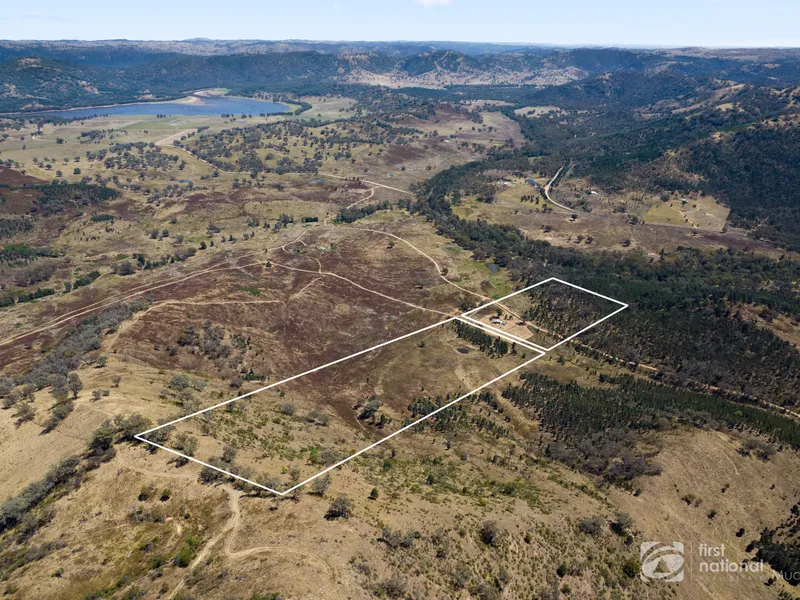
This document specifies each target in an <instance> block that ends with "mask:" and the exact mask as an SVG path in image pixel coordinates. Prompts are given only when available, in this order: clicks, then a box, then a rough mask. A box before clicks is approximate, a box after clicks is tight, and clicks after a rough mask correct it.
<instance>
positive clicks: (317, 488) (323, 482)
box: [311, 473, 331, 496]
mask: <svg viewBox="0 0 800 600" xmlns="http://www.w3.org/2000/svg"><path fill="white" fill-rule="evenodd" d="M330 486H331V476H330V475H329V474H328V473H325V475H323V476H322V477H317V478H316V479H315V480H314V481H312V482H311V493H312V494H316V495H317V496H324V495H325V492H327V491H328V488H329V487H330Z"/></svg>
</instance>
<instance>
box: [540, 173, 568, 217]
mask: <svg viewBox="0 0 800 600" xmlns="http://www.w3.org/2000/svg"><path fill="white" fill-rule="evenodd" d="M566 166H567V165H564V166H563V167H561V168H560V169H559V170H558V173H556V174H555V175H553V178H552V179H551V180H550V181H548V182H547V185H545V186H544V196H545V198H547V201H548V202H549V203H550V204H555V205H556V206H557V207H558V208H561V209H564V210H566V211H567V212H574V211H573V210H572V209H571V208H570V207H569V206H564V205H563V204H559V203H558V202H556V201H555V200H553V199H552V198H551V197H550V187H551V186H552V185H553V184H554V183H555V181H556V179H558V176H559V175H561V171H563V170H564V167H566Z"/></svg>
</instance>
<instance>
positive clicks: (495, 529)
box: [481, 521, 503, 548]
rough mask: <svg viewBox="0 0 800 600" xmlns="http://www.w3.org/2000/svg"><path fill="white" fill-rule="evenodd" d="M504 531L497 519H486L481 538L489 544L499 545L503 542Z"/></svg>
mask: <svg viewBox="0 0 800 600" xmlns="http://www.w3.org/2000/svg"><path fill="white" fill-rule="evenodd" d="M502 537H503V532H502V530H501V529H500V526H499V525H498V524H497V522H495V521H484V523H483V526H482V527H481V540H483V543H484V544H486V545H488V546H493V547H495V548H496V547H498V546H499V545H500V543H501V542H502Z"/></svg>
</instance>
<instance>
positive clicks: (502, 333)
mask: <svg viewBox="0 0 800 600" xmlns="http://www.w3.org/2000/svg"><path fill="white" fill-rule="evenodd" d="M551 281H555V282H557V283H560V284H563V285H566V286H569V287H571V288H574V289H576V290H580V291H581V292H585V293H587V294H591V295H592V296H597V297H598V298H602V299H603V300H608V301H609V302H613V303H614V304H618V305H619V308H618V309H617V310H615V311H612V312H610V313H609V314H607V315H606V316H605V317H603V318H602V319H598V320H597V321H595V322H593V323H592V324H590V325H588V326H586V327H584V328H583V329H581V330H580V331H578V332H577V333H573V334H572V335H570V336H569V337H566V338H564V339H563V340H561V341H560V342H557V343H556V344H553V345H552V346H550V347H549V348H546V347H544V346H541V345H539V344H536V343H535V342H531V341H530V340H525V339H523V338H521V337H519V336H516V335H512V334H510V333H507V332H505V331H502V330H500V329H497V328H495V327H491V326H490V325H487V324H485V323H481V322H480V321H478V320H476V319H473V318H472V317H471V316H470V315H472V314H474V313H476V312H478V311H480V310H483V309H484V308H488V307H490V306H493V305H495V304H499V303H500V302H502V301H503V300H507V299H508V298H511V297H512V296H516V295H518V294H522V293H524V292H527V291H530V290H532V289H533V288H537V287H539V286H540V285H544V284H545V283H550V282H551ZM628 306H629V305H628V304H626V303H625V302H621V301H620V300H615V299H614V298H610V297H608V296H604V295H603V294H598V293H597V292H593V291H592V290H588V289H586V288H584V287H581V286H579V285H575V284H574V283H570V282H569V281H564V280H563V279H559V278H558V277H550V278H548V279H545V280H543V281H540V282H539V283H535V284H533V285H529V286H528V287H526V288H523V289H521V290H517V291H516V292H512V293H510V294H508V295H506V296H503V297H502V298H499V299H497V300H494V301H492V302H487V303H486V304H483V305H481V306H478V307H477V308H473V309H472V310H468V311H467V312H465V313H463V314H462V315H461V317H460V318H461V319H463V320H466V321H469V322H470V324H472V325H476V326H479V327H481V328H483V329H485V330H487V331H488V332H491V333H494V334H496V335H499V336H503V337H505V338H507V339H508V338H511V339H513V340H515V341H517V342H522V343H525V344H530V345H531V346H535V347H536V349H537V350H541V351H542V352H551V351H553V350H555V349H556V348H558V347H559V346H561V345H562V344H566V343H567V342H569V341H571V340H573V339H575V338H576V337H578V336H579V335H581V334H582V333H586V332H587V331H589V330H590V329H592V328H593V327H596V326H597V325H599V324H600V323H602V322H603V321H606V320H608V319H610V318H611V317H613V316H615V315H617V314H619V313H621V312H622V311H623V310H625V309H626V308H628Z"/></svg>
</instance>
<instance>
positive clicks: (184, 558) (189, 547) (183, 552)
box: [172, 537, 200, 569]
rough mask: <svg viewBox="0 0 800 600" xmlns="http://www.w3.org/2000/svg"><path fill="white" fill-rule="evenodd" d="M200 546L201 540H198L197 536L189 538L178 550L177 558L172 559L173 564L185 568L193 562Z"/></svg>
mask: <svg viewBox="0 0 800 600" xmlns="http://www.w3.org/2000/svg"><path fill="white" fill-rule="evenodd" d="M199 547H200V540H198V539H197V538H196V537H189V538H187V540H186V541H185V542H184V543H183V546H181V548H180V550H178V553H177V554H176V555H175V558H174V559H173V560H172V562H173V564H174V565H175V566H176V567H180V568H182V569H185V568H186V567H188V566H189V565H190V564H191V563H192V560H193V559H194V557H195V555H196V554H197V549H198V548H199Z"/></svg>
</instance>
